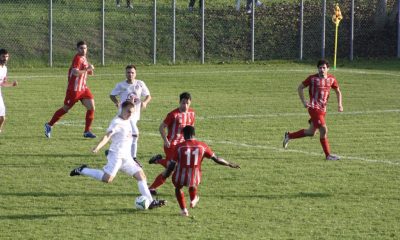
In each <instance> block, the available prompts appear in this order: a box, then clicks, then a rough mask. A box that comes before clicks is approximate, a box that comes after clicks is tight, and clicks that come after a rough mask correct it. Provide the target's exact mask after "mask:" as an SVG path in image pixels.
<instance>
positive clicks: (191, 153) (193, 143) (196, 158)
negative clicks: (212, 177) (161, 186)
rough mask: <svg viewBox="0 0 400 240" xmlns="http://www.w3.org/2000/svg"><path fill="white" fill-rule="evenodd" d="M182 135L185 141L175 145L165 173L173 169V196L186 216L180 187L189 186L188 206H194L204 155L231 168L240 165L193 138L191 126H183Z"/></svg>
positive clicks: (197, 197) (196, 199) (196, 201)
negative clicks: (227, 159) (218, 155)
mask: <svg viewBox="0 0 400 240" xmlns="http://www.w3.org/2000/svg"><path fill="white" fill-rule="evenodd" d="M183 135H184V138H185V141H184V142H181V143H179V144H178V145H176V147H175V149H174V154H173V155H172V158H171V163H170V165H169V166H168V168H167V171H166V172H167V173H166V174H167V175H170V174H171V172H172V171H174V172H173V175H172V182H173V184H174V186H175V196H176V199H177V200H178V203H179V206H180V208H181V215H182V216H185V217H187V216H189V212H188V210H187V208H186V200H185V195H184V192H183V190H182V188H183V187H189V196H190V207H191V208H194V207H195V206H196V204H197V203H198V201H199V199H200V198H199V196H198V194H197V187H198V185H199V184H200V182H201V164H202V162H203V158H204V157H206V158H210V159H212V160H213V161H214V162H216V163H218V164H221V165H224V166H228V167H231V168H240V166H239V165H237V164H235V163H230V162H228V161H226V160H224V159H222V158H220V157H217V156H216V155H215V153H214V152H213V151H212V150H211V148H210V147H209V146H208V145H207V144H206V143H204V142H200V141H197V140H196V139H195V138H194V136H195V129H194V127H193V126H186V127H184V128H183Z"/></svg>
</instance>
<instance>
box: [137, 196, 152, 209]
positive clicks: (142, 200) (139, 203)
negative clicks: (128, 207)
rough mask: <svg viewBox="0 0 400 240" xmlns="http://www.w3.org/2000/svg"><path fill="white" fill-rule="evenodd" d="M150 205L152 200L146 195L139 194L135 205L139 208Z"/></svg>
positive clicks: (146, 207)
mask: <svg viewBox="0 0 400 240" xmlns="http://www.w3.org/2000/svg"><path fill="white" fill-rule="evenodd" d="M149 206H150V200H149V199H148V198H147V197H146V196H139V197H137V198H136V199H135V207H136V209H138V210H146V209H148V208H149Z"/></svg>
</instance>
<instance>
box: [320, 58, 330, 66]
mask: <svg viewBox="0 0 400 240" xmlns="http://www.w3.org/2000/svg"><path fill="white" fill-rule="evenodd" d="M324 64H326V66H327V67H328V68H329V62H328V60H325V59H321V60H319V61H318V63H317V67H320V66H322V65H324Z"/></svg>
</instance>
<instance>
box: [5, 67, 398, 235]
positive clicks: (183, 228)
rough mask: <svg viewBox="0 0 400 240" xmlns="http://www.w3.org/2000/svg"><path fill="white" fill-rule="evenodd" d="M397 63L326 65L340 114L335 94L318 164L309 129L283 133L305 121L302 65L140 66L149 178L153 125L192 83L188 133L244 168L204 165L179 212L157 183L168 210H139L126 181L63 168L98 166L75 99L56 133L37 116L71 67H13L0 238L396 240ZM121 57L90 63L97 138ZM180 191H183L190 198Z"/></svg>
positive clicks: (158, 144) (132, 185)
mask: <svg viewBox="0 0 400 240" xmlns="http://www.w3.org/2000/svg"><path fill="white" fill-rule="evenodd" d="M396 64H398V63H396V61H393V62H390V63H389V64H387V65H388V66H387V67H385V66H384V64H369V65H368V64H360V65H357V64H351V67H345V66H339V67H338V69H337V70H331V73H333V74H334V75H335V76H336V77H337V79H338V81H339V84H340V87H341V90H342V93H343V106H344V112H343V113H338V112H337V111H336V108H337V104H336V97H335V94H334V93H333V92H331V94H332V95H331V99H330V103H329V106H328V114H327V124H328V127H329V133H328V135H329V140H330V143H331V149H332V152H333V153H335V154H338V155H340V156H342V160H341V161H338V162H327V161H325V160H324V156H323V152H322V149H321V146H320V144H319V141H318V137H314V138H308V139H301V140H297V141H291V142H290V143H289V149H287V150H284V149H282V137H283V133H284V132H285V131H288V130H289V131H295V130H298V129H301V128H305V127H307V119H308V114H307V112H306V111H305V109H303V108H302V105H301V103H300V100H299V99H298V96H297V86H298V84H299V83H300V82H301V81H302V80H304V79H305V78H306V77H307V76H308V75H310V74H312V73H314V72H316V67H315V66H313V65H311V64H305V63H303V64H301V63H278V62H277V63H274V62H269V63H264V64H228V65H225V64H220V65H178V66H138V76H137V78H138V79H141V80H144V81H145V82H146V84H147V86H148V87H149V89H150V91H151V94H152V96H153V100H152V101H151V103H150V104H149V106H148V109H147V110H146V111H144V112H143V113H142V119H141V121H140V122H139V129H140V136H141V137H140V139H139V150H138V157H139V159H140V160H141V161H142V163H143V164H144V171H145V173H146V175H147V177H148V182H152V181H153V179H154V177H155V176H157V174H158V173H159V172H160V171H161V170H162V168H161V167H160V166H158V165H157V166H154V165H149V164H148V163H147V161H148V158H149V157H150V156H152V155H153V154H155V153H162V141H161V138H160V136H159V134H158V126H159V123H160V122H161V121H162V119H163V118H164V117H165V115H166V114H167V113H168V112H169V111H171V110H172V109H173V108H176V107H177V105H178V95H179V93H181V92H183V91H189V92H191V93H192V95H193V103H192V107H193V108H194V109H195V110H196V113H197V122H196V130H197V131H196V132H197V137H198V139H200V140H204V141H206V142H207V143H209V145H210V146H211V147H212V149H213V150H214V151H215V152H216V153H217V154H218V155H220V156H221V157H224V158H226V159H228V160H230V161H232V162H236V163H238V164H240V165H241V167H242V168H241V169H239V170H235V169H229V168H224V167H222V166H218V165H216V164H214V163H212V161H206V162H205V163H203V182H202V184H201V186H200V188H199V194H200V202H199V205H198V207H197V208H196V209H192V210H189V212H190V215H191V216H190V217H189V218H183V217H181V216H179V206H178V204H177V202H176V200H175V196H174V190H173V186H172V184H171V183H170V182H169V181H168V183H167V184H165V185H164V186H163V187H161V188H160V191H159V192H160V194H161V196H160V198H165V199H166V200H168V202H169V204H168V206H166V207H164V208H161V209H156V210H152V211H137V210H135V209H134V207H133V201H134V198H135V197H136V196H137V195H138V194H139V193H138V190H137V185H136V182H135V181H134V180H131V179H129V178H128V177H127V176H125V175H124V174H123V173H120V174H119V175H118V177H117V178H116V179H115V181H114V182H113V183H112V184H108V185H107V184H103V183H100V182H96V181H94V180H92V179H89V178H84V177H74V178H71V177H69V175H68V174H69V171H70V170H71V169H72V168H74V167H76V166H79V165H80V164H82V163H87V164H89V165H90V166H92V167H95V168H101V167H102V166H103V165H104V164H105V162H106V159H105V157H104V155H103V154H97V155H94V154H91V153H90V149H91V147H93V146H94V145H95V144H96V143H97V141H98V139H97V140H87V139H83V138H82V137H81V136H82V131H83V126H84V114H85V112H84V108H83V107H82V106H80V104H77V105H76V106H75V107H74V108H73V109H72V110H71V111H70V113H69V114H67V115H66V116H65V117H64V118H63V119H62V120H61V121H60V122H59V123H58V124H57V125H56V126H55V128H54V130H53V135H52V138H51V139H46V138H45V137H44V134H43V124H44V123H45V122H46V121H48V120H49V119H50V117H51V116H52V114H53V113H54V111H55V110H56V109H58V108H59V107H60V106H61V104H62V101H63V98H64V93H65V87H66V74H67V68H52V69H50V68H32V69H17V68H13V66H12V62H10V64H9V79H10V80H18V81H19V84H20V85H19V86H18V87H17V88H3V89H2V93H3V98H4V100H5V104H6V107H7V122H6V124H5V127H4V131H3V132H2V133H1V134H0V152H1V155H0V156H1V157H0V158H1V160H0V166H1V169H2V170H3V177H2V180H1V183H2V184H0V196H1V198H0V209H1V211H0V226H2V227H1V234H0V239H44V238H50V239H110V238H111V239H156V238H157V239H188V238H193V239H398V238H400V227H399V226H398V222H399V219H400V201H399V200H400V197H399V196H400V191H399V186H400V177H399V176H400V175H399V171H400V157H399V156H400V150H399V142H400V137H399V135H398V134H399V132H400V98H399V97H398V92H399V91H400V71H399V70H398V68H397V67H395V66H396ZM123 79H124V66H120V67H98V68H97V69H96V71H95V76H94V77H92V78H89V81H88V85H89V86H90V88H91V90H92V92H93V93H94V95H95V101H96V116H95V121H94V126H93V131H94V133H96V134H97V135H98V136H101V135H102V134H103V133H104V131H105V129H106V128H107V126H108V123H109V121H110V120H111V118H112V117H113V116H114V115H115V113H116V109H115V108H114V106H113V104H112V103H111V100H110V99H109V98H108V95H109V93H110V91H111V89H112V88H113V87H114V85H115V84H116V83H117V82H119V81H121V80H123ZM186 195H188V194H186Z"/></svg>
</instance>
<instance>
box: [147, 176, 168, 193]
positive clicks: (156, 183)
mask: <svg viewBox="0 0 400 240" xmlns="http://www.w3.org/2000/svg"><path fill="white" fill-rule="evenodd" d="M164 183H165V178H164V176H163V175H162V173H161V174H160V175H158V176H157V177H156V179H155V180H154V182H153V184H151V186H150V187H149V189H157V188H158V187H159V186H161V185H163V184H164Z"/></svg>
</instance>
